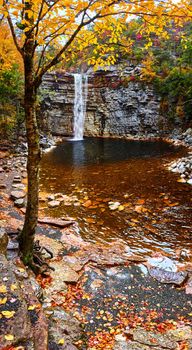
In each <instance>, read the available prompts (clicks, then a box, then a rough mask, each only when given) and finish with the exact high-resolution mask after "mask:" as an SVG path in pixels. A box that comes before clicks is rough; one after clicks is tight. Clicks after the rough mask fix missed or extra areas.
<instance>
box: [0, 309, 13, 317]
mask: <svg viewBox="0 0 192 350" xmlns="http://www.w3.org/2000/svg"><path fill="white" fill-rule="evenodd" d="M1 313H2V315H3V316H4V317H5V318H11V317H13V316H14V315H15V311H8V310H4V311H1Z"/></svg>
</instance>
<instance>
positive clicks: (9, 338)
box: [4, 334, 14, 341]
mask: <svg viewBox="0 0 192 350" xmlns="http://www.w3.org/2000/svg"><path fill="white" fill-rule="evenodd" d="M4 338H5V340H8V341H11V340H14V336H13V335H12V334H6V335H4Z"/></svg>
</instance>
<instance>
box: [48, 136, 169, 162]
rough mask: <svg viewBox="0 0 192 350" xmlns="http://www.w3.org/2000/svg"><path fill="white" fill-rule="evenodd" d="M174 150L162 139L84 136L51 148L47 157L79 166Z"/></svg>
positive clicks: (142, 156)
mask: <svg viewBox="0 0 192 350" xmlns="http://www.w3.org/2000/svg"><path fill="white" fill-rule="evenodd" d="M173 152H175V147H174V146H172V145H170V144H167V143H165V142H163V141H158V142H154V141H146V142H144V141H143V142H141V141H127V140H115V139H102V138H97V139H96V138H86V139H84V140H83V141H75V142H74V141H72V140H70V141H66V142H64V143H62V144H59V145H58V146H57V147H55V148H54V149H52V151H51V152H50V153H49V156H48V157H47V160H48V161H49V159H50V160H51V162H53V163H54V164H64V165H65V166H66V165H72V166H73V167H79V166H84V165H86V166H87V165H90V164H98V165H101V164H104V163H117V162H121V161H124V160H128V159H136V158H149V157H157V156H162V155H165V154H170V153H173Z"/></svg>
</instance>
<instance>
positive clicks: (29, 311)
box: [0, 255, 48, 350]
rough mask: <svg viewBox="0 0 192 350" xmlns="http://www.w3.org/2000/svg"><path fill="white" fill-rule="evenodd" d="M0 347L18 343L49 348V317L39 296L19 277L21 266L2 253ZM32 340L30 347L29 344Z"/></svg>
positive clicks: (0, 266)
mask: <svg viewBox="0 0 192 350" xmlns="http://www.w3.org/2000/svg"><path fill="white" fill-rule="evenodd" d="M0 271H1V274H0V300H1V303H0V315H1V317H0V329H1V336H0V349H5V348H6V346H7V347H11V346H14V345H16V344H17V345H22V346H23V345H25V346H26V349H27V350H28V349H29V350H31V345H32V344H33V346H34V348H35V349H38V350H45V349H46V348H47V341H48V332H47V322H46V318H45V316H44V315H43V313H42V309H41V305H40V303H39V301H38V299H37V298H36V297H35V296H34V295H33V291H32V289H31V285H30V283H29V282H28V281H27V277H28V275H27V276H26V279H25V277H24V278H22V277H21V276H20V279H18V275H17V273H16V272H17V271H18V272H21V273H22V272H23V271H24V269H23V267H22V268H21V267H19V266H18V267H17V266H15V265H14V264H13V263H12V262H10V261H7V259H6V258H5V257H4V256H3V255H0ZM28 342H30V344H31V345H30V346H28V345H27V343H28Z"/></svg>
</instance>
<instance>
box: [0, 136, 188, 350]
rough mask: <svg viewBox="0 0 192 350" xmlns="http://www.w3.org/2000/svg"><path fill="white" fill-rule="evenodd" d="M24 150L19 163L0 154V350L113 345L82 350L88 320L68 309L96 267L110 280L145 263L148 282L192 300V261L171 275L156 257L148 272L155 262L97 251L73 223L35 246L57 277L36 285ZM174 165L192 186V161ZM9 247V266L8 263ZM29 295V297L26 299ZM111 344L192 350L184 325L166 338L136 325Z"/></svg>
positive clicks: (44, 234) (46, 231)
mask: <svg viewBox="0 0 192 350" xmlns="http://www.w3.org/2000/svg"><path fill="white" fill-rule="evenodd" d="M187 137H188V136H187ZM181 142H184V140H182V141H181ZM45 144H46V147H45ZM47 146H48V147H47ZM52 146H54V143H53V142H51V143H49V142H48V141H46V140H45V139H44V146H43V149H50V147H52ZM24 147H25V146H22V145H21V146H20V148H19V149H17V156H15V155H14V156H13V155H10V154H9V153H8V151H3V152H2V153H1V156H2V158H1V164H0V175H1V179H2V182H1V185H0V189H1V199H2V204H1V205H2V214H1V218H0V221H1V226H2V229H1V232H0V243H1V244H0V246H1V249H0V269H1V282H0V283H1V284H0V301H1V303H0V315H1V317H0V327H1V334H2V335H1V336H0V350H3V349H11V347H12V348H14V347H16V349H17V348H18V350H46V349H49V350H77V349H82V350H83V349H89V350H92V349H107V347H106V346H107V345H104V347H97V344H98V343H97V341H98V338H96V340H94V341H95V345H93V346H89V347H87V346H88V345H84V344H85V341H84V340H82V339H83V338H84V332H83V330H82V328H81V326H80V324H81V323H82V319H81V318H80V317H79V314H78V313H77V312H75V313H74V312H73V311H72V309H71V311H72V312H70V311H69V310H68V311H66V309H65V308H64V307H63V305H66V295H67V293H68V288H69V287H70V286H74V285H76V284H77V285H78V283H79V280H80V279H81V278H82V275H83V273H84V271H86V268H87V267H88V268H90V267H91V266H92V265H93V267H94V269H96V271H97V272H98V271H99V270H100V268H101V272H102V269H104V268H106V266H107V267H108V268H109V271H110V273H114V271H113V269H114V267H115V268H117V269H118V267H119V266H127V264H128V265H129V264H131V266H132V265H136V266H137V265H138V264H141V263H142V264H144V266H146V267H147V269H148V272H149V275H150V276H151V277H152V278H153V279H156V280H157V281H159V283H165V284H166V283H167V284H171V285H173V286H175V285H178V286H179V288H182V289H184V288H186V292H187V294H190V293H192V267H191V262H189V261H186V263H185V264H183V265H182V264H181V265H180V266H179V265H178V266H177V267H175V265H174V268H173V270H170V269H168V270H164V268H162V266H163V265H162V261H164V258H165V257H160V263H158V264H157V262H158V257H157V259H155V261H156V263H155V264H156V265H155V266H154V263H152V265H150V261H145V259H142V258H141V257H138V256H132V255H131V256H130V255H129V254H128V252H127V251H126V247H124V246H123V245H121V244H120V245H118V242H117V244H115V247H114V245H113V246H110V245H109V246H108V247H104V246H102V245H100V246H97V247H95V246H94V245H92V244H90V243H86V242H84V241H83V240H82V239H81V238H80V237H78V236H77V235H76V234H75V233H74V228H73V224H74V222H73V221H71V224H72V226H71V228H70V229H69V228H65V225H64V224H65V222H64V221H63V222H62V224H63V225H64V226H61V227H60V225H59V229H58V225H57V224H56V225H55V223H53V222H52V223H50V222H49V221H47V220H45V222H44V223H42V222H41V221H40V224H39V226H38V233H37V239H38V240H39V241H40V244H41V245H42V246H43V245H45V246H46V247H48V248H49V249H51V250H52V251H53V253H54V258H53V259H52V260H49V259H48V256H47V259H48V260H47V261H48V262H49V263H50V264H51V266H53V267H54V268H55V271H51V272H49V273H48V274H47V273H45V274H44V277H43V278H41V277H39V280H38V283H37V281H36V278H35V276H34V275H33V273H32V272H31V271H30V270H27V269H26V268H25V267H24V266H23V264H22V262H21V261H20V260H19V258H18V243H17V230H18V228H20V227H21V226H22V223H23V209H24V208H25V200H26V177H27V173H26V155H27V149H26V148H25V153H24V156H23V150H24ZM189 159H190V160H189ZM174 163H175V164H172V165H171V166H170V170H172V171H177V169H179V171H178V172H179V173H180V174H181V175H182V179H183V180H184V181H185V182H187V183H188V184H191V182H190V179H191V170H190V169H191V164H192V158H191V156H189V158H188V157H187V158H184V159H182V160H178V161H177V162H174ZM174 169H175V170H174ZM181 170H182V171H181ZM48 200H49V198H48ZM52 200H55V197H54V198H50V201H52ZM13 204H14V206H13ZM44 219H45V218H44ZM46 219H47V218H46ZM52 224H53V226H52ZM60 224H61V222H60ZM54 226H55V227H54ZM50 232H51V235H50ZM53 236H58V237H59V239H57V240H55V239H53V238H52V237H53ZM8 241H9V242H8ZM7 243H8V260H7V259H6V257H5V254H6V250H7V249H6V248H7ZM64 252H65V253H64ZM175 269H176V270H175ZM183 270H184V271H183ZM117 272H118V271H116V272H115V273H117ZM165 272H166V273H165ZM99 273H100V272H99ZM159 276H160V277H159ZM159 278H160V279H161V280H159ZM177 281H179V282H178V284H177ZM99 285H100V282H99V280H98V279H95V281H94V283H93V290H94V291H95V293H97V291H99ZM13 286H14V287H13ZM26 291H29V293H28V295H27V294H26ZM86 297H87V296H86ZM87 298H88V297H87ZM74 303H75V301H74ZM189 310H190V305H189ZM6 312H9V313H6ZM73 313H74V314H75V317H74V315H73ZM188 314H190V311H189V312H188ZM6 315H8V316H6ZM9 316H10V317H9ZM42 330H43V331H42ZM111 340H113V344H112V345H111V347H110V348H109V349H113V350H163V349H174V350H176V349H177V350H180V349H188V350H190V349H192V329H191V327H190V325H189V323H186V324H185V323H184V322H180V323H175V325H173V329H171V330H170V331H168V332H166V331H165V332H163V335H162V333H161V332H160V331H154V330H148V329H146V328H144V327H142V326H141V324H138V325H136V326H135V327H133V328H132V327H131V328H129V327H128V326H126V328H125V329H124V328H122V329H121V331H118V333H117V334H115V333H114V334H113V333H112V332H111V335H110V340H109V342H110V341H111ZM182 346H183V347H182Z"/></svg>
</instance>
